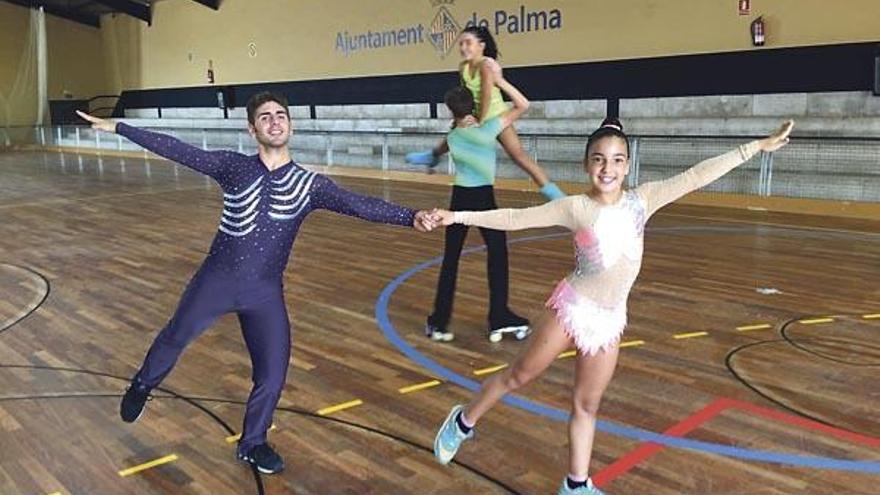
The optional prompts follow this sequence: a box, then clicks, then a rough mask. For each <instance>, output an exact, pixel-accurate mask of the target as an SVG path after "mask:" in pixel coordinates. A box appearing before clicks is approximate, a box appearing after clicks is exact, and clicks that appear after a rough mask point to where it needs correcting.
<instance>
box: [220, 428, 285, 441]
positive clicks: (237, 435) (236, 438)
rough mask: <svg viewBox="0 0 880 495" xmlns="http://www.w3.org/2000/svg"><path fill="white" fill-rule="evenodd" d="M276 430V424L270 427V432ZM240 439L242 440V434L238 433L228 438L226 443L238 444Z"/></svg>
mask: <svg viewBox="0 0 880 495" xmlns="http://www.w3.org/2000/svg"><path fill="white" fill-rule="evenodd" d="M275 429H277V427H276V426H275V425H274V424H273V425H272V426H270V427H269V431H272V430H275ZM239 438H241V433H236V434H235V435H230V436H228V437H226V443H233V442H237V441H238V439H239Z"/></svg>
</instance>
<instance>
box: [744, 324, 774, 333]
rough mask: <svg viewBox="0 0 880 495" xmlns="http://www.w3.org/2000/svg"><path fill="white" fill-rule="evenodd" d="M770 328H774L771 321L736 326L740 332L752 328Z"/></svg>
mask: <svg viewBox="0 0 880 495" xmlns="http://www.w3.org/2000/svg"><path fill="white" fill-rule="evenodd" d="M768 328H773V325H771V324H769V323H758V324H757V325H745V326H742V327H736V330H737V331H738V332H748V331H751V330H766V329H768Z"/></svg>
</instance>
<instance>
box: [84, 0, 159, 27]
mask: <svg viewBox="0 0 880 495" xmlns="http://www.w3.org/2000/svg"><path fill="white" fill-rule="evenodd" d="M92 1H94V2H95V3H99V4H101V5H103V6H105V7H109V8H111V9H113V10H115V11H117V12H122V13H123V14H128V15H130V16H132V17H134V18H136V19H140V20H142V21H144V22H146V23H147V24H150V23H152V22H153V12H152V11H151V10H150V6H149V5H145V4H142V3H138V2H133V1H131V0H92Z"/></svg>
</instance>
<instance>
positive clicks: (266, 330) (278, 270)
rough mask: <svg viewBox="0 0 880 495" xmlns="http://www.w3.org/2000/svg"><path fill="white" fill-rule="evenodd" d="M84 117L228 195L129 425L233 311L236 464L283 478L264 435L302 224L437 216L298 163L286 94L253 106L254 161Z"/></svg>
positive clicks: (128, 403)
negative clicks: (241, 351)
mask: <svg viewBox="0 0 880 495" xmlns="http://www.w3.org/2000/svg"><path fill="white" fill-rule="evenodd" d="M78 113H79V115H80V116H81V117H82V118H84V119H86V120H88V121H89V122H91V123H92V127H93V128H95V129H98V130H101V131H106V132H115V133H118V134H119V135H121V136H125V137H126V138H128V139H130V140H131V141H133V142H135V143H137V144H139V145H141V146H142V147H144V148H146V149H147V150H149V151H152V152H154V153H156V154H158V155H160V156H163V157H165V158H167V159H169V160H172V161H175V162H177V163H180V164H182V165H184V166H187V167H189V168H191V169H193V170H196V171H198V172H201V173H203V174H206V175H208V176H210V177H211V178H213V179H214V180H215V181H217V183H218V184H219V185H220V187H221V188H222V189H223V215H222V217H221V220H220V225H219V227H218V232H217V235H216V236H215V237H214V242H213V243H212V245H211V250H210V253H209V254H208V257H207V258H206V259H205V261H204V263H202V266H201V267H200V268H199V270H198V272H197V273H196V274H195V276H194V277H193V278H192V280H190V282H189V285H188V286H187V288H186V290H185V291H184V293H183V296H182V298H181V300H180V304H179V305H178V308H177V311H176V312H175V313H174V316H172V318H171V320H170V321H169V322H168V324H167V325H166V326H165V328H163V329H162V331H161V332H159V335H158V336H157V337H156V340H154V341H153V344H152V346H151V347H150V350H149V351H148V352H147V356H146V358H145V359H144V363H143V365H142V366H141V368H140V370H139V371H138V372H137V373H136V374H135V375H134V377H133V378H132V382H131V385H130V386H129V387H128V390H127V391H126V393H125V396H124V397H123V398H122V403H121V405H120V415H121V416H122V420H123V421H126V422H129V423H131V422H134V421H137V419H138V418H139V417H140V416H141V414H142V413H143V411H144V406H145V404H146V402H147V399H148V398H149V394H150V391H151V390H152V389H153V388H155V387H156V386H158V385H159V384H160V383H161V382H162V380H163V379H164V378H165V376H167V375H168V373H169V372H170V371H171V369H172V368H173V367H174V364H175V363H176V362H177V359H178V357H180V354H181V353H182V352H183V350H184V349H185V348H186V346H187V345H188V344H189V343H190V342H192V341H193V340H194V339H195V338H196V337H198V336H199V335H200V334H201V333H202V332H204V331H205V330H206V329H207V328H208V327H209V326H210V325H211V323H212V322H213V321H214V320H216V319H217V318H218V317H219V316H221V315H223V314H225V313H232V312H234V313H236V314H237V315H238V320H239V323H240V324H241V328H242V333H243V335H244V339H245V343H246V344H247V348H248V351H249V353H250V356H251V362H252V366H253V388H252V389H251V393H250V397H248V401H247V407H246V409H245V417H244V428H243V430H242V435H241V440H240V441H239V444H238V451H237V457H238V459H240V460H242V461H244V462H247V463H249V464H251V465H252V466H254V467H255V468H256V469H258V470H259V471H260V472H261V473H265V474H274V473H278V472H280V471H281V470H282V469H284V461H283V459H282V458H281V456H280V455H278V454H277V453H276V452H275V451H274V450H273V449H272V447H271V446H270V445H269V444H268V443H267V442H266V432H267V431H268V429H269V427H270V425H271V424H272V414H273V413H274V411H275V407H276V406H277V404H278V400H279V399H280V398H281V391H282V389H283V388H284V382H285V380H286V378H287V365H288V362H289V361H290V323H289V321H288V317H287V308H286V307H285V304H284V287H283V282H282V275H283V272H284V268H285V267H286V266H287V261H288V258H289V257H290V251H291V249H292V247H293V242H294V240H295V239H296V234H297V232H298V231H299V227H300V225H302V222H303V220H305V218H306V216H307V215H308V214H309V213H310V212H312V211H314V210H317V209H326V210H332V211H335V212H337V213H342V214H344V215H349V216H354V217H358V218H362V219H364V220H368V221H370V222H376V223H387V224H393V225H402V226H410V227H414V228H415V229H417V230H419V231H426V230H430V229H431V228H433V226H434V225H433V224H432V217H431V216H430V215H429V214H428V213H427V212H424V211H420V212H415V211H414V210H412V209H409V208H404V207H402V206H398V205H395V204H392V203H388V202H385V201H382V200H380V199H377V198H372V197H368V196H361V195H358V194H355V193H353V192H350V191H347V190H345V189H342V188H340V187H339V186H337V185H336V184H335V183H334V182H333V181H332V180H330V179H329V178H327V177H325V176H323V175H321V174H317V173H315V172H310V171H308V170H306V169H304V168H302V167H300V166H299V165H298V164H297V163H295V162H294V161H293V160H292V159H291V157H290V152H289V151H288V148H287V143H288V141H289V139H290V135H291V125H290V114H289V112H288V103H287V100H286V98H285V97H284V96H282V95H279V94H275V93H271V92H263V93H259V94H256V95H254V96H253V97H252V98H251V99H250V100H249V101H248V104H247V115H248V130H249V131H250V134H251V136H253V137H254V139H256V141H257V145H258V148H259V153H258V154H256V155H252V156H248V155H243V154H241V153H235V152H231V151H204V150H201V149H199V148H196V147H193V146H190V145H188V144H186V143H183V142H181V141H179V140H177V139H175V138H173V137H170V136H167V135H164V134H159V133H154V132H150V131H146V130H143V129H138V128H136V127H132V126H129V125H126V124H124V123H121V122H120V123H116V122H112V121H108V120H104V119H100V118H96V117H93V116H90V115H87V114H84V113H81V112H78Z"/></svg>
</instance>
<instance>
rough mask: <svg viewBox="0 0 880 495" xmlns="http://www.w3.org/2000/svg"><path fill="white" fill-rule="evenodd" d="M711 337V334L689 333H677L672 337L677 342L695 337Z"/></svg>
mask: <svg viewBox="0 0 880 495" xmlns="http://www.w3.org/2000/svg"><path fill="white" fill-rule="evenodd" d="M707 335H709V332H689V333H677V334H675V335H673V336H672V338H673V339H675V340H681V339H692V338H694V337H705V336H707Z"/></svg>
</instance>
